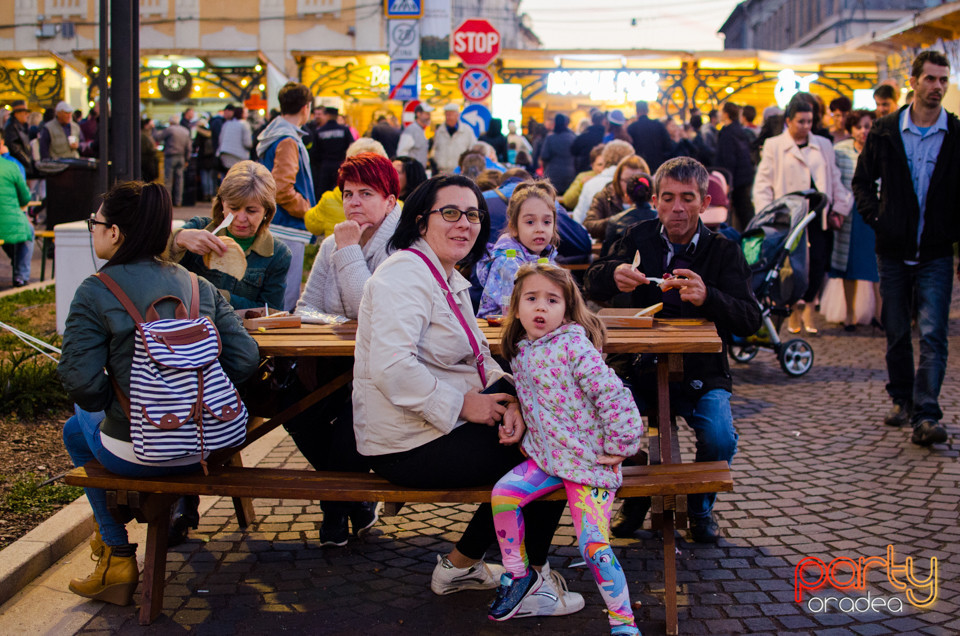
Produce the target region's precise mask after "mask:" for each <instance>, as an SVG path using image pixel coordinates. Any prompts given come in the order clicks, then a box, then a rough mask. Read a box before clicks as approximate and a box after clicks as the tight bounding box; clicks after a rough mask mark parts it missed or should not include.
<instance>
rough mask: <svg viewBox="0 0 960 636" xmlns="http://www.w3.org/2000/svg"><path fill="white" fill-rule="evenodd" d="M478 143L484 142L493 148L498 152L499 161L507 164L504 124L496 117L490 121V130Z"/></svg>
mask: <svg viewBox="0 0 960 636" xmlns="http://www.w3.org/2000/svg"><path fill="white" fill-rule="evenodd" d="M477 141H483V142H486V143H488V144H490V145H491V146H493V149H494V150H495V151H496V152H497V161H499V162H500V163H504V164H505V163H507V161H508V158H507V137H506V135H504V134H503V122H502V121H500V120H499V119H497V118H496V117H494V118H493V119H491V120H490V129H489V130H487V132H485V133H483V135H482V136H481V137H480V139H478V140H477Z"/></svg>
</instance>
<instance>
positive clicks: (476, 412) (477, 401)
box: [460, 389, 513, 426]
mask: <svg viewBox="0 0 960 636" xmlns="http://www.w3.org/2000/svg"><path fill="white" fill-rule="evenodd" d="M512 399H513V397H512V396H510V395H508V394H506V393H480V392H479V391H477V390H476V389H474V390H473V391H470V392H468V393H467V394H465V395H464V396H463V406H462V407H461V408H460V417H462V418H463V419H465V420H467V421H468V422H476V423H477V424H486V425H487V426H493V425H495V424H496V423H497V422H499V421H500V420H501V419H503V414H504V413H505V412H506V411H507V407H505V406H503V405H502V404H499V402H509V401H510V400H512Z"/></svg>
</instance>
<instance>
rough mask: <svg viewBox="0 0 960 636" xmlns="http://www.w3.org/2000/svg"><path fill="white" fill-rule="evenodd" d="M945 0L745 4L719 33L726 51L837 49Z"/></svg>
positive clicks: (758, 0)
mask: <svg viewBox="0 0 960 636" xmlns="http://www.w3.org/2000/svg"><path fill="white" fill-rule="evenodd" d="M939 4H941V0H745V1H744V2H741V3H740V4H739V5H737V7H736V8H735V9H734V10H733V12H732V13H731V14H730V17H728V18H727V20H726V22H725V23H724V24H723V26H722V27H720V33H723V35H724V45H723V46H724V48H725V49H764V50H768V51H782V50H785V49H796V48H802V47H810V46H835V45H837V44H841V43H843V42H846V41H847V40H850V39H851V38H856V37H860V36H863V35H866V34H869V33H871V32H874V31H877V30H882V29H883V28H884V27H885V26H887V25H889V24H892V23H894V22H896V21H898V20H900V19H901V18H904V17H905V16H908V15H910V14H912V13H915V12H917V11H922V10H923V9H926V8H929V7H932V6H935V5H939Z"/></svg>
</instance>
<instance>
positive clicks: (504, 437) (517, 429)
mask: <svg viewBox="0 0 960 636" xmlns="http://www.w3.org/2000/svg"><path fill="white" fill-rule="evenodd" d="M526 430H527V425H526V424H524V422H523V415H522V414H521V413H520V405H519V404H518V403H516V402H513V403H511V404H509V405H507V412H506V413H504V414H503V421H502V422H501V423H500V428H499V429H498V430H497V435H498V436H499V437H500V443H501V444H503V445H504V446H509V445H511V444H517V443H519V442H520V440H521V439H523V434H524V432H525V431H526Z"/></svg>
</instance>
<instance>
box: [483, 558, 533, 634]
mask: <svg viewBox="0 0 960 636" xmlns="http://www.w3.org/2000/svg"><path fill="white" fill-rule="evenodd" d="M542 586H543V578H541V576H540V573H539V572H537V571H536V570H534V569H533V568H530V569H529V570H528V571H527V575H526V576H524V577H521V578H518V579H515V578H513V575H512V574H510V573H509V572H506V573H504V575H503V576H501V577H500V587H499V588H497V598H495V599H494V601H493V603H492V604H491V605H490V611H489V612H487V616H488V617H489V618H492V619H493V620H495V621H505V620H507V619H508V618H513V615H514V614H516V613H517V612H518V611H519V610H520V604H521V603H523V600H524V599H525V598H527V597H528V596H530V595H531V594H534V593H536V592H537V590H539V589H540V588H541V587H542Z"/></svg>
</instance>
